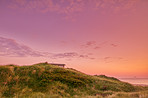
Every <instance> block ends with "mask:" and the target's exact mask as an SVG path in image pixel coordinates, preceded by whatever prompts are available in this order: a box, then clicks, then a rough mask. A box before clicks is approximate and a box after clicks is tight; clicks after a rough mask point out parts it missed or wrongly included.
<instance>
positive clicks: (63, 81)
mask: <svg viewBox="0 0 148 98" xmlns="http://www.w3.org/2000/svg"><path fill="white" fill-rule="evenodd" d="M146 89H147V88H146V87H140V86H133V85H131V84H129V83H125V82H121V81H119V80H118V79H116V78H113V77H106V76H104V75H100V76H90V75H86V74H84V73H81V72H79V71H76V70H74V69H68V68H60V67H57V66H53V65H49V64H47V63H39V64H35V65H31V66H16V65H5V66H0V98H2V97H15V98H18V97H21V98H23V97H31V98H37V97H39V98H57V97H84V96H85V97H86V96H89V97H90V96H91V97H106V96H108V97H117V98H118V97H121V96H122V95H123V96H124V95H125V96H128V95H129V96H130V95H132V94H133V93H132V92H135V91H144V90H146ZM126 94H127V95H126ZM134 94H135V93H134ZM144 94H145V93H144ZM137 96H138V95H137ZM135 98H138V97H135Z"/></svg>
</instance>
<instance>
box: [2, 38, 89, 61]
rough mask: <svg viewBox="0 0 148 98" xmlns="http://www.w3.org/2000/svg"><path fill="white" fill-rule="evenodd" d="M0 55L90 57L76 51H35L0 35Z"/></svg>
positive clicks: (52, 57)
mask: <svg viewBox="0 0 148 98" xmlns="http://www.w3.org/2000/svg"><path fill="white" fill-rule="evenodd" d="M0 56H7V57H28V56H31V57H47V58H51V59H59V58H60V59H61V58H65V59H72V58H83V59H92V57H89V55H84V54H79V53H77V52H64V53H49V52H40V51H35V50H33V49H32V48H30V47H28V46H26V45H23V44H19V43H17V42H16V41H15V40H13V39H8V38H4V37H0Z"/></svg>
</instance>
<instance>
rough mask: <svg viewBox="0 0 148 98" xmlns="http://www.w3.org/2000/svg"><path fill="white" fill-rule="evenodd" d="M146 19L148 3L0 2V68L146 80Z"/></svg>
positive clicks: (82, 0) (95, 0) (109, 0)
mask: <svg viewBox="0 0 148 98" xmlns="http://www.w3.org/2000/svg"><path fill="white" fill-rule="evenodd" d="M147 17H148V0H0V64H1V65H3V64H17V65H31V64H35V63H39V62H46V61H47V62H49V63H64V64H66V66H67V67H68V68H74V69H77V70H79V71H81V72H84V73H86V74H90V75H96V74H97V75H100V74H105V75H107V76H114V77H119V78H124V77H125V78H131V77H135V76H136V77H138V78H148V54H147V53H148V18H147Z"/></svg>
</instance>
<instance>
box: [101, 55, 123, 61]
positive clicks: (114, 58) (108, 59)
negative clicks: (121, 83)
mask: <svg viewBox="0 0 148 98" xmlns="http://www.w3.org/2000/svg"><path fill="white" fill-rule="evenodd" d="M103 60H104V62H105V63H111V62H114V61H115V62H117V61H121V60H124V59H123V58H122V57H110V56H107V57H104V58H103ZM124 61H125V60H124Z"/></svg>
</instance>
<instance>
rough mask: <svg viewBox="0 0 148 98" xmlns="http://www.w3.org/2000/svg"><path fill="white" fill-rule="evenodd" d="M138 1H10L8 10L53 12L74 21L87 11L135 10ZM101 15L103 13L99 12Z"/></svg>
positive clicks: (115, 11)
mask: <svg viewBox="0 0 148 98" xmlns="http://www.w3.org/2000/svg"><path fill="white" fill-rule="evenodd" d="M139 1H140V0H11V1H10V3H8V4H9V5H8V6H9V7H10V8H13V9H21V10H24V11H29V10H33V11H37V12H41V13H48V12H55V13H58V14H63V15H64V19H70V20H74V18H73V17H75V16H77V14H78V13H80V12H83V11H86V10H87V9H88V7H89V9H92V10H99V11H98V12H99V13H100V9H104V10H103V11H105V10H106V9H107V10H111V11H112V12H114V13H117V12H120V11H122V10H130V9H131V10H132V9H135V7H136V4H138V3H139ZM101 13H103V12H101Z"/></svg>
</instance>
